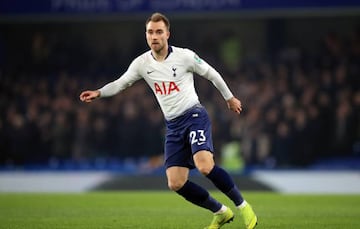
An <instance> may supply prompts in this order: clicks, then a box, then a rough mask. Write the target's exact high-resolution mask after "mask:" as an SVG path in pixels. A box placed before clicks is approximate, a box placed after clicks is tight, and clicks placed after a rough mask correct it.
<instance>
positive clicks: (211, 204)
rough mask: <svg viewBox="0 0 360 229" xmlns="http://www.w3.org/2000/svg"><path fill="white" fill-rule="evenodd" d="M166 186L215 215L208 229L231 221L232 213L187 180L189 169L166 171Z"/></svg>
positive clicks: (174, 167) (174, 168) (202, 189)
mask: <svg viewBox="0 0 360 229" xmlns="http://www.w3.org/2000/svg"><path fill="white" fill-rule="evenodd" d="M166 176H167V179H168V186H169V188H170V189H171V190H173V191H175V192H177V193H178V194H179V195H181V196H182V197H184V198H185V199H186V200H187V201H189V202H191V203H193V204H195V205H197V206H200V207H203V208H206V209H208V210H210V211H212V212H213V213H214V214H216V217H214V220H213V224H212V225H213V226H212V227H209V228H213V229H217V228H220V227H221V226H222V225H223V224H225V223H227V222H229V221H231V220H232V219H233V217H234V213H233V212H232V211H231V210H230V208H227V207H225V206H223V205H222V204H221V203H219V202H218V201H217V200H215V199H214V198H212V197H211V196H210V194H209V192H208V191H206V190H205V189H204V188H202V187H200V186H199V185H197V184H195V183H193V182H191V181H189V180H188V176H189V169H188V168H185V167H179V166H172V167H169V168H168V169H167V170H166Z"/></svg>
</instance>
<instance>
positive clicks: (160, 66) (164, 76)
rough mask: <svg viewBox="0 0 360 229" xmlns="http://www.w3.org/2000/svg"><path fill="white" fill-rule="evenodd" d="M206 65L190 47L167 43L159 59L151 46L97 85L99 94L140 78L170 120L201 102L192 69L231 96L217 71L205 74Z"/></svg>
mask: <svg viewBox="0 0 360 229" xmlns="http://www.w3.org/2000/svg"><path fill="white" fill-rule="evenodd" d="M209 69H213V68H212V67H211V66H210V65H209V64H208V63H206V62H205V61H204V60H202V59H200V58H199V57H198V56H197V55H196V54H195V53H194V52H193V51H191V50H189V49H184V48H178V47H174V46H171V47H170V46H169V54H168V56H167V58H166V59H165V60H164V61H161V62H159V61H156V60H155V59H154V57H153V56H152V54H151V50H150V51H148V52H145V53H143V54H142V55H140V56H139V57H137V58H136V59H134V60H133V62H132V63H131V64H130V66H129V68H128V70H127V71H126V72H125V73H124V74H123V75H122V76H121V77H120V78H119V79H117V80H115V81H113V82H111V83H109V84H107V85H105V86H104V87H102V88H101V89H99V90H100V95H101V97H106V96H112V95H114V94H116V93H118V92H120V91H122V90H124V89H125V88H127V87H128V86H130V85H132V84H133V83H134V82H135V81H137V80H139V79H141V78H143V79H144V80H145V81H146V82H147V84H148V85H149V86H150V88H151V89H152V91H153V92H154V94H155V96H156V98H157V101H158V103H159V105H160V107H161V110H162V112H163V114H164V116H165V118H166V120H171V119H174V118H176V117H178V116H179V115H181V114H183V113H184V112H185V111H186V110H188V109H189V108H191V107H193V106H194V105H196V104H199V103H200V102H199V99H198V96H197V93H196V91H195V87H194V77H193V74H194V73H196V74H198V75H201V76H204V77H205V78H208V79H209V80H211V81H212V82H213V83H214V84H215V86H216V87H217V88H218V89H219V87H218V85H219V84H221V86H220V88H221V89H219V90H220V91H221V93H222V95H223V97H224V98H225V99H229V98H231V97H232V93H231V92H230V90H229V89H228V87H227V86H226V84H225V82H224V81H223V79H222V78H221V76H220V75H219V74H217V75H218V76H216V77H213V76H212V77H211V78H209V77H207V76H206V74H207V73H208V72H209ZM215 73H217V72H216V71H215ZM212 75H214V74H212ZM215 75H216V74H215ZM213 78H214V79H213ZM214 80H215V81H216V82H214ZM217 84H218V85H217Z"/></svg>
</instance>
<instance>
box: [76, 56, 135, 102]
mask: <svg viewBox="0 0 360 229" xmlns="http://www.w3.org/2000/svg"><path fill="white" fill-rule="evenodd" d="M139 61H140V59H139V58H136V59H135V60H134V61H133V62H132V63H131V64H130V66H129V68H128V70H127V71H126V72H125V73H124V74H123V75H122V76H120V77H119V78H118V79H117V80H114V81H112V82H110V83H108V84H106V85H105V86H103V87H102V88H100V89H97V90H86V91H83V92H82V93H81V94H80V100H81V101H83V102H87V103H89V102H92V101H93V100H94V99H96V98H102V97H109V96H113V95H115V94H117V93H119V92H120V91H122V90H124V89H125V88H127V87H129V86H131V85H132V84H133V83H134V82H135V81H137V80H139V79H141V75H140V74H139V73H138V72H139V66H141V64H140V63H139Z"/></svg>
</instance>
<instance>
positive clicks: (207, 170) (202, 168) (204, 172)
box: [197, 164, 214, 176]
mask: <svg viewBox="0 0 360 229" xmlns="http://www.w3.org/2000/svg"><path fill="white" fill-rule="evenodd" d="M213 167H214V166H213V165H212V164H209V165H207V164H203V165H198V166H197V169H198V170H199V172H200V173H201V174H202V175H204V176H207V175H208V174H209V173H210V172H211V170H212V169H213Z"/></svg>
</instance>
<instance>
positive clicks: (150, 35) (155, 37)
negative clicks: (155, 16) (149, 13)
mask: <svg viewBox="0 0 360 229" xmlns="http://www.w3.org/2000/svg"><path fill="white" fill-rule="evenodd" d="M169 36H170V32H169V31H168V29H167V28H166V25H165V23H164V22H163V21H158V22H153V21H150V22H149V23H148V24H147V25H146V40H147V43H148V45H149V47H150V48H151V50H152V51H154V52H156V53H160V52H161V51H162V50H164V48H166V47H167V45H168V39H169Z"/></svg>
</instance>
